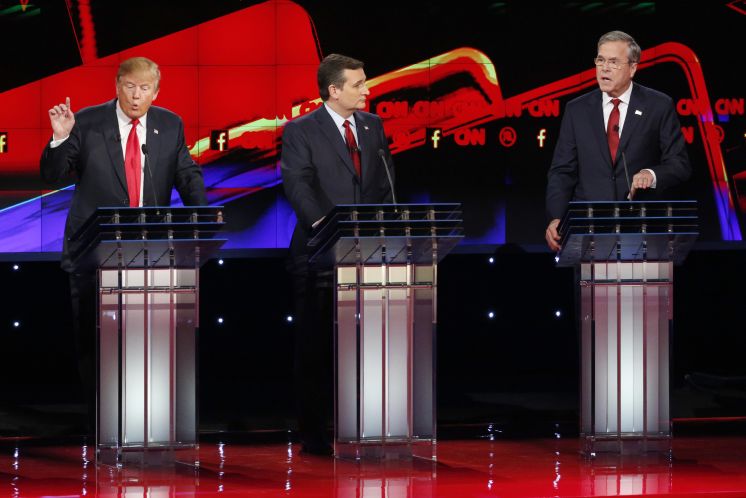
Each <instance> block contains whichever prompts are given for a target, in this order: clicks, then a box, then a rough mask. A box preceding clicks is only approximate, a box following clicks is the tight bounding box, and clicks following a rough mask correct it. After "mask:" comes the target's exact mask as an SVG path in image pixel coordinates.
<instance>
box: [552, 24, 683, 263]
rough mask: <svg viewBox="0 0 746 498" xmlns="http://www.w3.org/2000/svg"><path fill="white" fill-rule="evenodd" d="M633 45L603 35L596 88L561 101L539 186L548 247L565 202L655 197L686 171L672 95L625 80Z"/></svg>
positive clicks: (632, 63)
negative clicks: (551, 152)
mask: <svg viewBox="0 0 746 498" xmlns="http://www.w3.org/2000/svg"><path fill="white" fill-rule="evenodd" d="M640 52H641V51H640V46H639V45H638V44H637V43H636V42H635V40H634V39H633V38H632V37H631V36H630V35H628V34H626V33H623V32H621V31H611V32H609V33H606V34H605V35H603V36H602V37H601V38H600V39H599V41H598V55H597V56H596V58H595V60H594V62H595V64H596V79H597V81H598V86H599V88H598V89H597V90H593V91H592V92H590V93H587V94H585V95H582V96H580V97H578V98H576V99H574V100H572V101H570V102H568V104H567V106H566V108H565V114H564V116H563V118H562V125H561V127H560V135H559V139H558V140H557V146H556V147H555V149H554V157H553V158H552V164H551V166H550V168H549V174H548V184H547V194H546V209H547V216H548V218H549V219H550V220H551V221H550V222H549V226H548V227H547V229H546V233H545V238H546V241H547V245H548V246H549V248H550V249H552V250H553V251H557V250H559V249H560V245H559V241H560V235H559V233H558V232H557V227H558V225H559V222H560V219H561V218H562V216H563V215H564V213H565V210H566V209H567V205H568V202H570V201H621V200H625V199H641V197H643V195H644V196H645V197H647V198H653V197H661V194H662V193H663V192H664V191H666V190H667V189H669V188H671V187H673V186H675V185H677V184H679V183H681V182H683V181H685V180H687V179H688V178H689V176H690V175H691V165H690V164H689V156H688V155H687V152H686V148H685V144H684V137H683V135H682V133H681V125H680V124H679V119H678V117H677V116H676V111H675V109H674V105H673V101H672V100H671V98H670V97H668V96H667V95H665V94H663V93H660V92H658V91H656V90H652V89H650V88H646V87H644V86H642V85H639V84H636V83H635V84H633V83H632V77H633V76H634V74H635V71H637V63H638V62H639V61H640ZM625 168H626V170H625ZM628 175H629V177H631V181H629V180H628ZM628 182H629V183H628ZM641 191H645V194H643V195H640V193H641ZM642 200H644V199H642Z"/></svg>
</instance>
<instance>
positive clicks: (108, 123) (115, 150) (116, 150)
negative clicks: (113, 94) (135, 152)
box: [103, 99, 127, 192]
mask: <svg viewBox="0 0 746 498" xmlns="http://www.w3.org/2000/svg"><path fill="white" fill-rule="evenodd" d="M115 105H117V101H116V99H114V100H112V101H111V102H110V103H109V105H108V106H107V107H106V117H105V118H104V122H105V126H104V130H103V134H104V143H105V144H106V150H107V152H108V153H109V159H111V164H112V165H113V167H114V172H115V173H116V175H117V179H118V180H119V183H120V184H121V185H122V189H123V190H124V191H125V192H127V175H126V173H125V172H124V154H123V153H122V141H123V140H127V137H122V136H119V121H118V120H117V111H116V109H115V107H114V106H115Z"/></svg>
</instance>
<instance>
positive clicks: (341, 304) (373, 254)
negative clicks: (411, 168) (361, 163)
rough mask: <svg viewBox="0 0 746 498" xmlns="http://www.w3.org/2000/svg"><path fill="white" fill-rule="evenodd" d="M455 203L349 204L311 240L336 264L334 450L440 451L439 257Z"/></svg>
mask: <svg viewBox="0 0 746 498" xmlns="http://www.w3.org/2000/svg"><path fill="white" fill-rule="evenodd" d="M461 224H462V222H461V207H460V205H459V204H399V205H388V204H387V205H346V206H337V207H335V208H334V210H332V212H330V213H329V214H328V215H327V216H326V218H325V219H324V222H323V223H322V225H321V226H319V227H318V229H317V231H316V232H315V235H314V237H313V238H312V239H311V240H310V242H309V247H310V248H311V249H312V254H313V255H312V257H311V263H312V264H315V265H318V266H320V267H326V268H332V267H333V268H334V275H335V278H334V285H335V292H334V294H335V303H334V316H335V329H334V351H335V356H334V358H335V366H334V367H335V368H334V401H335V403H334V454H335V456H337V457H340V458H354V459H363V458H386V459H388V458H411V457H419V458H425V459H429V460H434V459H435V457H436V451H435V449H436V409H435V395H436V392H435V371H436V368H435V351H436V349H435V346H436V344H435V343H436V334H435V330H436V325H437V316H436V304H437V279H438V263H439V262H440V261H441V260H442V259H443V257H445V255H446V254H448V252H449V251H450V250H451V249H452V248H453V247H454V246H455V245H456V244H458V243H459V241H460V240H461V239H462V237H463V235H462V227H461Z"/></svg>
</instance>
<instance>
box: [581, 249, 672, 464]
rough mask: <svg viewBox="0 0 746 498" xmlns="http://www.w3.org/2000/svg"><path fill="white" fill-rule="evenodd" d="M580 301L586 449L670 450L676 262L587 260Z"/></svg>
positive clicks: (582, 271)
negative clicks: (671, 352) (670, 371)
mask: <svg viewBox="0 0 746 498" xmlns="http://www.w3.org/2000/svg"><path fill="white" fill-rule="evenodd" d="M580 305H581V437H583V438H584V443H585V446H584V450H585V452H586V453H588V454H595V453H597V452H603V451H614V452H621V453H639V452H646V451H658V450H667V449H669V448H670V438H671V426H670V413H669V396H668V392H669V391H668V387H669V385H668V384H669V348H670V334H671V324H672V314H673V309H672V308H673V263H671V262H622V261H613V262H596V263H583V264H581V266H580Z"/></svg>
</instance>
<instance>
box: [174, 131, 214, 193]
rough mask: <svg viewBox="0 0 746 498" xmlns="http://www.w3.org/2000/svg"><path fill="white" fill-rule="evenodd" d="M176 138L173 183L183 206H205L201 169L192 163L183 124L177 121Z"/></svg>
mask: <svg viewBox="0 0 746 498" xmlns="http://www.w3.org/2000/svg"><path fill="white" fill-rule="evenodd" d="M178 122H179V124H178V132H177V136H176V157H177V159H176V160H177V164H176V178H175V179H174V183H175V186H176V190H177V191H178V192H179V196H180V197H181V201H182V202H183V203H184V205H185V206H206V205H207V195H206V194H205V181H204V179H203V177H202V168H200V166H199V165H198V164H197V163H195V162H194V160H193V159H192V156H191V155H190V154H189V149H188V148H187V146H186V141H185V139H184V124H183V123H182V121H181V119H179V121H178Z"/></svg>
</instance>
